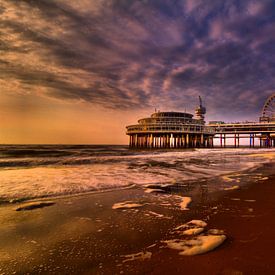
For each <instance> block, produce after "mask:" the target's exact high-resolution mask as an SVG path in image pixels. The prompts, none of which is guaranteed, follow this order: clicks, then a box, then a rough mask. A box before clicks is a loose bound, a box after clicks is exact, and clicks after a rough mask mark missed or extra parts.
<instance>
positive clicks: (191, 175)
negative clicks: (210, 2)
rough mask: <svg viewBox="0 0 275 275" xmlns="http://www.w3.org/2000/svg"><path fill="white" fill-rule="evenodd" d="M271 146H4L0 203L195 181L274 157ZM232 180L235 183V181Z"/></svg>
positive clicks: (252, 166) (0, 156)
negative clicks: (159, 148)
mask: <svg viewBox="0 0 275 275" xmlns="http://www.w3.org/2000/svg"><path fill="white" fill-rule="evenodd" d="M271 151H273V152H274V149H251V148H238V149H232V148H231V149H226V148H216V149H213V148H211V149H190V150H176V149H175V150H133V149H129V148H128V146H111V145H1V146H0V204H3V203H10V202H17V201H24V200H29V199H34V198H45V197H56V196H69V195H75V194H82V193H86V192H105V191H112V190H117V189H122V188H132V187H138V188H139V187H143V186H148V185H152V184H159V185H161V184H162V185H163V184H177V185H181V184H185V183H186V182H190V181H192V182H193V183H194V182H196V181H199V180H201V179H207V178H213V177H221V176H224V175H228V174H230V173H236V172H238V171H239V172H240V171H245V170H249V169H255V168H257V167H259V166H260V165H262V164H263V163H265V162H268V161H269V158H268V157H266V155H267V154H268V153H270V152H271ZM227 182H228V184H230V182H231V180H228V181H227ZM217 188H224V186H216V189H217ZM214 189H215V188H214Z"/></svg>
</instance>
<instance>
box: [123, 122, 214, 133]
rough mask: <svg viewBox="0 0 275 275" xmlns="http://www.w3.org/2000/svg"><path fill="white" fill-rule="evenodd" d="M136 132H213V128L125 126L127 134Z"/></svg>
mask: <svg viewBox="0 0 275 275" xmlns="http://www.w3.org/2000/svg"><path fill="white" fill-rule="evenodd" d="M136 133H203V134H212V135H214V134H215V129H214V128H212V127H208V126H203V125H199V126H198V125H188V126H186V124H185V125H182V126H181V125H179V124H176V125H173V124H171V125H169V124H163V125H161V124H147V125H130V126H128V127H127V134H136Z"/></svg>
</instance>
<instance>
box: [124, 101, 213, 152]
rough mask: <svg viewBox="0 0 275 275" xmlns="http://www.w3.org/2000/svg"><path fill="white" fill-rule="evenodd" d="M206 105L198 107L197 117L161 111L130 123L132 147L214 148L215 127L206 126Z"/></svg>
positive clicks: (128, 129) (129, 131)
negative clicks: (132, 123) (135, 122)
mask: <svg viewBox="0 0 275 275" xmlns="http://www.w3.org/2000/svg"><path fill="white" fill-rule="evenodd" d="M205 113H206V109H205V107H203V106H202V102H201V98H200V105H199V106H198V107H197V108H196V117H195V118H194V117H193V115H192V114H190V113H183V112H160V111H157V112H155V113H153V114H152V115H151V117H147V118H142V119H140V120H138V124H135V125H129V126H127V127H126V128H127V135H129V137H130V142H129V146H130V147H134V148H192V147H212V146H213V137H214V135H215V130H214V128H212V127H210V126H206V125H205V121H204V115H205Z"/></svg>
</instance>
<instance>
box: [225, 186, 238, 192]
mask: <svg viewBox="0 0 275 275" xmlns="http://www.w3.org/2000/svg"><path fill="white" fill-rule="evenodd" d="M239 188H240V186H239V185H234V186H231V187H226V188H224V189H223V190H225V191H228V190H237V189H239Z"/></svg>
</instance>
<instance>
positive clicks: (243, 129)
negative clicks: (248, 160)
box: [208, 94, 275, 147]
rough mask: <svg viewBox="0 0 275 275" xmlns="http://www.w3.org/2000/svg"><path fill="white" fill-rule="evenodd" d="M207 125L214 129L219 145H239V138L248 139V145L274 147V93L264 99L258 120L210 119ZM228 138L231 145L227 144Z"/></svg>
mask: <svg viewBox="0 0 275 275" xmlns="http://www.w3.org/2000/svg"><path fill="white" fill-rule="evenodd" d="M208 125H209V126H211V127H213V129H214V130H215V132H216V135H215V139H216V140H217V141H218V142H217V144H216V145H217V146H220V147H232V146H233V147H240V139H246V140H249V147H256V146H257V147H275V94H272V95H271V96H269V98H268V99H267V100H266V101H265V103H264V106H263V108H262V113H261V116H260V119H259V122H231V123H225V122H223V121H212V122H211V121H210V122H209V124H208ZM229 140H233V145H232V144H231V145H228V142H227V141H229ZM256 141H257V143H258V145H256Z"/></svg>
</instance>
